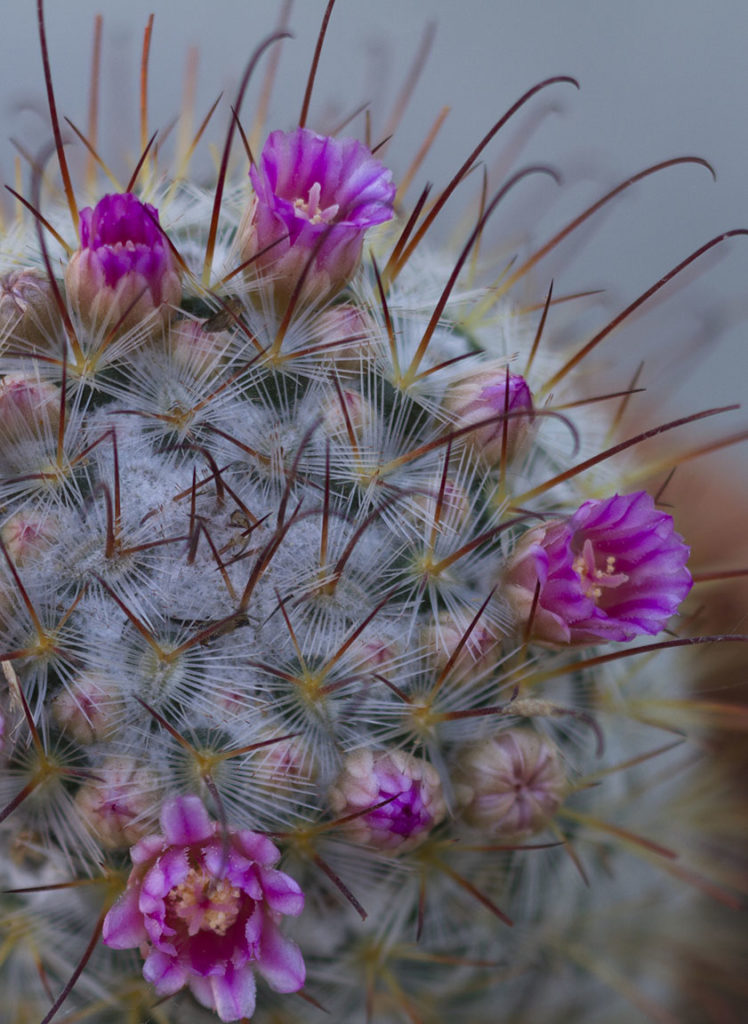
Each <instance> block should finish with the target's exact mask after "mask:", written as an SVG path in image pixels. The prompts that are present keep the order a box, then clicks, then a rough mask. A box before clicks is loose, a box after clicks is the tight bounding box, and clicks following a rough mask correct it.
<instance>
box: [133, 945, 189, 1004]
mask: <svg viewBox="0 0 748 1024" xmlns="http://www.w3.org/2000/svg"><path fill="white" fill-rule="evenodd" d="M143 977H144V978H145V980H146V981H150V983H151V984H152V985H153V987H154V988H155V989H156V992H157V993H158V995H160V996H171V995H174V993H175V992H178V991H179V990H180V988H182V987H183V986H184V985H185V984H186V982H187V972H186V970H185V969H184V967H183V966H182V965H181V964H180V963H179V961H178V960H175V959H174V957H171V956H167V955H166V954H165V953H161V952H159V950H157V949H152V950H151V952H150V953H149V954H148V956H147V958H146V961H145V963H144V964H143Z"/></svg>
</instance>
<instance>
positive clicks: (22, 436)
mask: <svg viewBox="0 0 748 1024" xmlns="http://www.w3.org/2000/svg"><path fill="white" fill-rule="evenodd" d="M59 421H60V389H59V388H57V387H56V386H55V385H54V384H49V383H47V381H43V380H39V378H38V377H31V376H29V375H28V374H25V373H8V374H6V375H5V376H4V377H3V378H2V380H0V441H3V440H4V441H11V442H13V441H20V440H26V439H27V438H30V437H37V438H38V437H39V436H41V435H42V434H44V433H45V431H46V430H53V431H54V430H56V429H57V424H58V423H59Z"/></svg>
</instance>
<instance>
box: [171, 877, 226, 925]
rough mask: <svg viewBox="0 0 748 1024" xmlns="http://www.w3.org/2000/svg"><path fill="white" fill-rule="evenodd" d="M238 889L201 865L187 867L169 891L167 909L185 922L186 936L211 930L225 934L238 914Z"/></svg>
mask: <svg viewBox="0 0 748 1024" xmlns="http://www.w3.org/2000/svg"><path fill="white" fill-rule="evenodd" d="M240 900H241V892H240V890H239V889H237V888H236V886H234V885H231V883H230V882H228V881H227V880H226V879H225V878H214V877H213V876H212V875H209V874H208V873H207V872H206V871H205V870H204V869H203V868H190V871H189V873H188V875H187V877H186V878H185V880H184V881H183V882H180V884H179V885H175V886H174V888H173V889H172V890H171V891H170V892H169V895H168V896H167V901H168V903H169V906H170V908H171V910H172V911H173V912H174V913H175V914H176V916H177V917H179V918H180V919H181V920H182V921H184V922H185V924H186V925H187V930H188V933H189V934H190V935H196V934H197V932H199V931H211V932H215V933H216V935H225V934H226V932H227V931H228V930H229V928H230V927H231V925H232V924H233V923H234V921H235V920H236V918H237V916H238V914H239V906H240Z"/></svg>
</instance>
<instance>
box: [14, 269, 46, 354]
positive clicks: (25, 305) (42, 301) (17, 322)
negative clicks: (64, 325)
mask: <svg viewBox="0 0 748 1024" xmlns="http://www.w3.org/2000/svg"><path fill="white" fill-rule="evenodd" d="M59 320H60V317H59V311H58V309H57V304H56V302H55V298H54V293H53V291H52V286H51V285H50V283H49V281H48V280H47V278H46V277H43V276H42V275H41V274H39V273H38V272H37V271H36V270H32V269H30V268H24V269H23V270H13V271H11V273H9V274H4V275H3V276H2V277H0V335H3V336H5V335H7V336H9V337H11V338H12V339H13V340H14V341H17V342H18V343H20V344H21V345H24V344H25V345H26V346H27V347H29V346H30V347H32V348H33V347H35V346H42V347H48V346H49V343H50V340H51V338H52V337H53V336H54V333H55V330H56V328H57V327H58V325H59Z"/></svg>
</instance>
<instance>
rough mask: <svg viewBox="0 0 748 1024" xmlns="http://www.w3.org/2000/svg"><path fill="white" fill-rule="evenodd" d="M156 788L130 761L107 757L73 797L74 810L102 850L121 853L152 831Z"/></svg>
mask: <svg viewBox="0 0 748 1024" xmlns="http://www.w3.org/2000/svg"><path fill="white" fill-rule="evenodd" d="M158 785H159V783H158V780H157V779H156V778H155V776H154V775H153V774H152V773H151V772H148V771H146V770H145V769H143V768H140V767H139V766H138V764H137V762H135V761H134V760H133V759H132V758H130V757H110V758H107V760H106V761H104V762H103V764H97V766H96V777H95V778H94V779H91V780H90V781H89V782H84V783H83V785H82V786H81V787H80V789H79V790H78V792H77V793H76V796H75V806H76V810H77V811H78V813H79V815H80V816H81V818H82V819H83V821H84V822H85V824H86V825H87V826H88V828H89V829H90V831H91V833H92V835H93V836H94V837H95V838H96V839H97V840H98V841H99V843H101V845H102V846H103V847H104V848H105V849H107V850H118V849H122V848H123V847H125V846H131V845H132V844H133V843H135V842H137V841H138V840H139V839H142V838H143V836H145V835H147V834H148V833H149V832H150V831H151V830H152V829H153V826H154V821H155V815H154V813H153V803H154V795H155V794H156V793H157V792H158Z"/></svg>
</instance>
